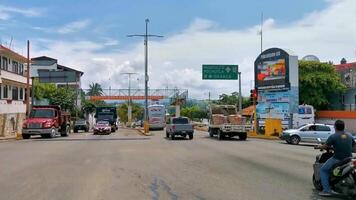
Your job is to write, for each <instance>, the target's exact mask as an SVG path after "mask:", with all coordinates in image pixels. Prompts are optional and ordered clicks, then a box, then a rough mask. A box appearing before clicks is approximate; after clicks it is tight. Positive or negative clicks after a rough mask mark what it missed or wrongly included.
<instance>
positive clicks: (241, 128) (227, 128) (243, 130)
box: [208, 105, 252, 140]
mask: <svg viewBox="0 0 356 200" xmlns="http://www.w3.org/2000/svg"><path fill="white" fill-rule="evenodd" d="M237 115H238V112H237V109H236V106H234V105H211V106H210V113H209V117H210V120H209V129H208V131H209V135H210V137H214V136H217V138H218V139H219V140H222V139H224V138H225V137H230V138H231V137H235V136H238V137H239V139H240V140H246V139H247V132H248V131H250V130H251V129H252V125H251V124H249V123H247V121H246V119H245V118H243V117H240V118H241V121H240V122H239V123H233V122H231V121H230V120H229V119H228V117H229V116H237ZM217 116H221V117H224V118H226V120H224V121H221V122H218V123H217V122H214V120H216V119H214V117H217Z"/></svg>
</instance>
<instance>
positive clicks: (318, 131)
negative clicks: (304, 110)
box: [280, 124, 335, 145]
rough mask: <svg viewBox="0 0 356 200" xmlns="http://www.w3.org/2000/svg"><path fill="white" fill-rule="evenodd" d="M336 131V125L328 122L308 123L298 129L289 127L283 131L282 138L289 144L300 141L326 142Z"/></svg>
mask: <svg viewBox="0 0 356 200" xmlns="http://www.w3.org/2000/svg"><path fill="white" fill-rule="evenodd" d="M333 133H335V129H334V126H332V125H326V124H306V125H303V126H301V127H299V128H298V129H289V130H285V131H283V132H282V135H281V136H280V138H281V139H282V140H285V141H286V142H287V143H288V144H295V145H297V144H299V142H311V143H319V141H318V138H320V140H321V142H322V143H323V142H326V140H327V139H328V137H329V136H330V135H331V134H333Z"/></svg>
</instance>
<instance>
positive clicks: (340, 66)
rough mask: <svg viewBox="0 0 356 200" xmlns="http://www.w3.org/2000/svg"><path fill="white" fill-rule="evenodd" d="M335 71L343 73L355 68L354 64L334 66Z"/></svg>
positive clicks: (355, 63) (355, 64)
mask: <svg viewBox="0 0 356 200" xmlns="http://www.w3.org/2000/svg"><path fill="white" fill-rule="evenodd" d="M334 66H335V69H336V71H343V70H347V69H351V68H353V67H356V62H352V63H345V64H338V65H334Z"/></svg>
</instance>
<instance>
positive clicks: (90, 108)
mask: <svg viewBox="0 0 356 200" xmlns="http://www.w3.org/2000/svg"><path fill="white" fill-rule="evenodd" d="M95 107H96V105H95V102H94V101H91V100H86V99H84V100H82V111H83V112H84V113H88V114H89V113H93V112H95Z"/></svg>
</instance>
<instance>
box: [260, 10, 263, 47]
mask: <svg viewBox="0 0 356 200" xmlns="http://www.w3.org/2000/svg"><path fill="white" fill-rule="evenodd" d="M260 35H261V53H262V51H263V12H261V32H260Z"/></svg>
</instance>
